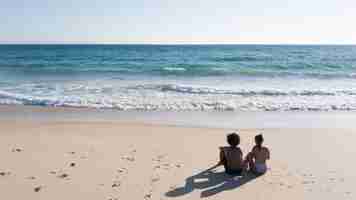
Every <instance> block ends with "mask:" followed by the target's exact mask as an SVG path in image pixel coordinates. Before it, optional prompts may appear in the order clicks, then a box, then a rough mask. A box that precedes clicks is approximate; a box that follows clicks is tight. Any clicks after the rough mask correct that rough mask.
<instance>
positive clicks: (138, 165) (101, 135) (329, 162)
mask: <svg viewBox="0 0 356 200" xmlns="http://www.w3.org/2000/svg"><path fill="white" fill-rule="evenodd" d="M0 130H1V133H0V158H1V164H0V172H1V174H0V191H1V196H2V198H4V199H28V200H35V199H36V200H37V199H52V200H56V199H88V200H89V199H93V200H94V199H95V200H97V199H105V200H110V199H111V200H114V199H199V198H208V199H226V200H228V199H250V200H253V199H315V198H323V199H354V198H355V197H356V196H355V193H354V190H353V189H352V188H353V184H355V180H356V178H355V176H356V175H355V174H354V173H353V169H354V168H355V161H353V159H352V155H355V147H354V146H353V145H352V141H355V137H356V136H355V131H353V130H339V129H335V130H333V129H325V130H323V129H266V130H259V129H246V130H238V132H239V133H240V136H241V137H242V143H241V147H242V148H243V151H244V154H246V153H247V151H248V150H249V149H251V147H252V141H253V140H252V139H253V136H254V135H255V134H257V133H260V132H263V133H264V135H265V138H266V145H267V146H269V147H270V149H271V158H272V159H271V161H270V162H269V166H270V169H269V171H268V173H267V174H266V175H264V176H261V177H254V176H251V175H248V176H245V177H243V178H241V177H230V176H226V175H225V174H224V173H223V169H222V168H221V167H220V168H217V169H216V170H215V171H210V172H204V170H206V169H208V168H209V167H211V166H213V165H214V164H216V162H217V158H218V147H219V146H221V145H225V134H226V133H228V132H231V131H236V130H232V129H212V128H188V127H176V126H163V125H149V124H141V123H127V122H51V121H47V122H40V121H11V120H2V121H1V122H0ZM335 134H337V135H338V137H335ZM320 137H322V139H320ZM335 138H337V139H335ZM298 147H299V148H298ZM340 155H341V156H340Z"/></svg>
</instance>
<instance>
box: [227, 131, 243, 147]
mask: <svg viewBox="0 0 356 200" xmlns="http://www.w3.org/2000/svg"><path fill="white" fill-rule="evenodd" d="M226 138H227V143H229V145H231V146H233V147H236V146H237V145H239V144H240V136H239V135H238V134H236V133H230V134H228V135H227V137H226Z"/></svg>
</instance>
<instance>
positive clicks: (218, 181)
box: [165, 166, 259, 198]
mask: <svg viewBox="0 0 356 200" xmlns="http://www.w3.org/2000/svg"><path fill="white" fill-rule="evenodd" d="M215 168H216V166H214V167H211V168H209V169H207V170H204V171H202V172H200V173H198V174H196V175H193V176H190V177H188V178H186V179H185V186H183V187H179V188H175V189H173V190H171V191H168V192H167V193H166V194H165V195H166V196H167V197H179V196H182V195H185V194H188V193H190V192H192V191H193V190H194V189H200V190H203V191H202V192H201V194H200V197H201V198H204V197H209V196H212V195H215V194H218V193H220V192H223V191H225V190H232V189H235V188H238V187H240V186H242V185H244V184H246V183H248V182H250V181H252V180H254V179H256V178H258V177H259V176H257V175H254V174H252V173H248V172H246V173H243V174H242V175H237V176H233V175H228V174H226V173H225V172H216V171H215V170H214V169H215Z"/></svg>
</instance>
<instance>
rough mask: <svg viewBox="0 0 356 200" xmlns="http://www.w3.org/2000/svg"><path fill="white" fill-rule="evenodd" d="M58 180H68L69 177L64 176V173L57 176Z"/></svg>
mask: <svg viewBox="0 0 356 200" xmlns="http://www.w3.org/2000/svg"><path fill="white" fill-rule="evenodd" d="M57 177H58V178H61V179H68V178H69V175H68V174H66V173H63V174H61V175H59V176H57Z"/></svg>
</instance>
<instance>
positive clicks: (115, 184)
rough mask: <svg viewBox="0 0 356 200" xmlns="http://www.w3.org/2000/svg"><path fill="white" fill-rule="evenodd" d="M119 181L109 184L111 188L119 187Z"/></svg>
mask: <svg viewBox="0 0 356 200" xmlns="http://www.w3.org/2000/svg"><path fill="white" fill-rule="evenodd" d="M120 185H121V183H120V182H119V181H114V183H113V184H112V185H111V187H112V188H117V187H120Z"/></svg>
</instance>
